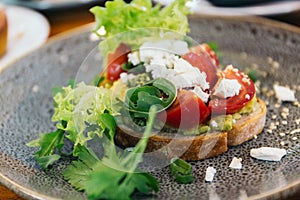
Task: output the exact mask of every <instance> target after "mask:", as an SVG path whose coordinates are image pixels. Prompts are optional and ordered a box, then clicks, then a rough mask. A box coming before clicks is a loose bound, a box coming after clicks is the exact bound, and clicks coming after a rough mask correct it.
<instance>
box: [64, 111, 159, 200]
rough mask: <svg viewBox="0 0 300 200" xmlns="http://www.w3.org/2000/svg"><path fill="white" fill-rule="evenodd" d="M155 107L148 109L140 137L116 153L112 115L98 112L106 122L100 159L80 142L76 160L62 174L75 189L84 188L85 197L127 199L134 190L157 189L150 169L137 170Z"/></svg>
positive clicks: (147, 191) (147, 190) (150, 128)
mask: <svg viewBox="0 0 300 200" xmlns="http://www.w3.org/2000/svg"><path fill="white" fill-rule="evenodd" d="M155 113H156V108H155V107H152V108H151V109H150V113H149V120H148V123H147V128H146V130H145V132H144V135H143V137H142V139H141V140H140V141H139V142H138V144H137V145H136V146H135V148H134V150H133V151H132V152H130V153H122V154H120V153H117V151H116V149H115V144H114V141H113V136H114V133H115V129H116V124H115V122H114V118H113V117H112V116H111V115H109V114H103V115H101V118H102V121H103V122H104V124H106V125H107V126H106V130H105V135H106V136H107V137H106V138H105V139H104V142H103V146H104V149H105V152H104V156H103V158H102V159H99V158H98V157H97V156H96V154H95V153H94V152H93V151H92V150H91V149H89V148H88V147H85V146H80V147H79V149H80V152H79V153H78V160H76V161H73V162H72V164H71V165H70V166H69V167H68V168H67V169H66V170H65V171H64V173H63V175H64V177H65V179H66V180H68V181H69V183H70V184H71V185H73V186H74V187H75V188H77V189H78V190H84V191H85V192H86V193H87V196H88V199H117V198H120V197H122V199H130V196H131V195H132V194H133V192H134V191H135V190H138V191H140V192H142V193H144V194H148V193H149V192H151V191H152V190H153V191H155V192H157V191H158V190H159V184H158V182H157V180H156V179H155V178H154V177H153V176H152V175H151V174H149V173H147V172H144V171H141V170H139V169H138V168H137V167H138V164H139V163H140V162H141V161H142V154H143V152H144V150H145V148H146V145H147V141H148V138H149V136H150V135H151V130H152V126H153V122H154V118H155Z"/></svg>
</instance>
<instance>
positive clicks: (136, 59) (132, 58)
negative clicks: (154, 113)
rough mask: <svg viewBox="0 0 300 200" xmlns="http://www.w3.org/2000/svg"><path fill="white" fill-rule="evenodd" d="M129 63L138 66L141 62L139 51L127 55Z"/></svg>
mask: <svg viewBox="0 0 300 200" xmlns="http://www.w3.org/2000/svg"><path fill="white" fill-rule="evenodd" d="M127 57H128V61H129V62H131V63H132V64H133V65H137V64H139V63H140V62H141V60H140V55H139V52H138V51H134V52H132V53H129V54H128V55H127Z"/></svg>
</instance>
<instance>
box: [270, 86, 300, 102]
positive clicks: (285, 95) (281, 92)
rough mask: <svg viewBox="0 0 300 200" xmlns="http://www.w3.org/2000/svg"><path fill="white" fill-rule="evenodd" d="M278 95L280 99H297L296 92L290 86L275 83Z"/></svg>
mask: <svg viewBox="0 0 300 200" xmlns="http://www.w3.org/2000/svg"><path fill="white" fill-rule="evenodd" d="M273 88H274V91H275V94H276V97H277V98H278V99H279V100H280V101H290V102H292V101H295V100H296V98H295V93H294V91H292V90H291V89H290V88H287V87H283V86H279V85H274V86H273Z"/></svg>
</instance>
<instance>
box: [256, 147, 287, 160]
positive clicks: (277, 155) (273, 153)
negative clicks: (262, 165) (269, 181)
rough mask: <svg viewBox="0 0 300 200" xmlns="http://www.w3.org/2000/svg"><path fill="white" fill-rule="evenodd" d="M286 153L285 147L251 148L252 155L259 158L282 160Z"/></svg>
mask: <svg viewBox="0 0 300 200" xmlns="http://www.w3.org/2000/svg"><path fill="white" fill-rule="evenodd" d="M285 155H286V150H285V149H279V148H273V147H260V148H258V149H251V150H250V156H251V157H253V158H256V159H259V160H267V161H280V160H281V158H282V157H283V156H285Z"/></svg>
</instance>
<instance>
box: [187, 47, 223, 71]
mask: <svg viewBox="0 0 300 200" xmlns="http://www.w3.org/2000/svg"><path fill="white" fill-rule="evenodd" d="M190 51H191V52H193V53H195V54H199V55H201V54H202V53H207V55H208V56H209V58H210V59H211V61H212V63H213V64H214V65H215V66H216V67H217V68H219V59H218V57H217V54H216V52H214V50H212V49H211V48H210V46H208V44H205V43H204V44H200V45H197V46H194V47H192V48H190Z"/></svg>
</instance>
